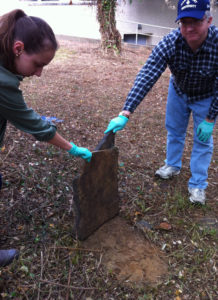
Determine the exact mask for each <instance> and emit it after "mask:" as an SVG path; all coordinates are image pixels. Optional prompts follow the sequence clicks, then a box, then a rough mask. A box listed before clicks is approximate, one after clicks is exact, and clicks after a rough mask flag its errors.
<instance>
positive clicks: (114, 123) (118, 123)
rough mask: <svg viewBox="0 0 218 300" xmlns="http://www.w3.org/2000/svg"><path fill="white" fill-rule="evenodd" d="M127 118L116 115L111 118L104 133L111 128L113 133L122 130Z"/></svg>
mask: <svg viewBox="0 0 218 300" xmlns="http://www.w3.org/2000/svg"><path fill="white" fill-rule="evenodd" d="M128 120H129V119H128V118H127V117H125V116H118V117H116V118H114V119H112V120H111V121H110V123H109V125H108V127H107V129H106V130H105V132H104V133H108V132H109V131H111V130H112V131H113V133H116V132H117V131H118V130H122V129H123V128H124V127H125V126H126V123H127V122H128Z"/></svg>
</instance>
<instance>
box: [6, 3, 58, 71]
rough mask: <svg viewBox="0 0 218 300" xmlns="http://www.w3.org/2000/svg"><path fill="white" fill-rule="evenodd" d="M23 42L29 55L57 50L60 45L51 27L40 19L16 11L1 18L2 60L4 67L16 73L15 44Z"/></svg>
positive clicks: (19, 10) (18, 10) (21, 11)
mask: <svg viewBox="0 0 218 300" xmlns="http://www.w3.org/2000/svg"><path fill="white" fill-rule="evenodd" d="M17 40H19V41H22V42H23V43H24V49H25V51H26V52H27V53H28V54H33V53H39V52H40V51H42V50H45V49H52V50H55V51H56V50H57V48H58V43H57V40H56V38H55V35H54V32H53V30H52V29H51V27H50V26H49V25H48V24H47V23H46V22H45V21H44V20H42V19H40V18H38V17H32V16H27V15H26V14H25V12H24V11H23V10H21V9H15V10H12V11H11V12H9V13H7V14H5V15H3V16H2V17H1V18H0V59H1V62H2V63H3V65H4V67H5V68H7V69H8V70H10V71H12V72H13V71H14V53H13V43H14V42H15V41H17Z"/></svg>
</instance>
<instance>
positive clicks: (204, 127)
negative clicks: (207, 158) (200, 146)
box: [197, 120, 214, 142]
mask: <svg viewBox="0 0 218 300" xmlns="http://www.w3.org/2000/svg"><path fill="white" fill-rule="evenodd" d="M213 127H214V123H210V122H207V121H205V120H204V121H203V122H201V123H200V124H199V125H198V129H197V136H198V138H199V140H200V141H202V142H206V141H207V140H208V139H209V138H210V137H211V134H212V132H213Z"/></svg>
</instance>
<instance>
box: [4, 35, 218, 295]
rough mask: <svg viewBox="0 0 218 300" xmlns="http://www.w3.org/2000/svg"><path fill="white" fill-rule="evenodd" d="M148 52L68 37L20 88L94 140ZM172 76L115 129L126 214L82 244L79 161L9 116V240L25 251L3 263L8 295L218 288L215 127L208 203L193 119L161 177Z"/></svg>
mask: <svg viewBox="0 0 218 300" xmlns="http://www.w3.org/2000/svg"><path fill="white" fill-rule="evenodd" d="M150 52H151V49H150V48H146V47H137V48H136V47H130V46H124V48H123V52H122V55H121V56H114V55H105V54H104V53H102V52H101V50H100V45H99V44H98V43H89V42H82V41H80V42H79V41H74V40H64V39H60V49H59V50H58V52H57V55H56V57H55V59H54V60H53V61H52V62H51V64H50V65H49V66H47V67H46V68H45V70H44V72H43V75H42V76H41V78H27V79H25V80H24V81H23V83H22V85H21V88H22V90H23V94H24V97H25V99H26V102H27V104H28V105H29V106H31V107H33V108H34V109H35V110H36V111H37V112H38V113H39V114H41V115H44V116H54V117H57V118H58V119H60V120H63V121H62V122H59V123H56V124H57V128H58V131H59V132H60V133H61V134H62V135H63V136H64V137H65V138H66V139H68V140H70V141H73V142H74V143H75V144H77V145H79V146H83V147H87V148H89V149H90V150H94V149H95V146H96V145H97V144H98V142H99V140H100V139H101V138H102V137H103V132H104V130H105V129H106V127H107V125H108V122H109V121H110V119H111V118H113V117H115V116H117V115H118V112H119V111H120V110H121V109H122V106H123V103H124V101H125V98H126V96H127V94H128V91H129V90H130V88H131V86H132V84H133V82H134V79H135V76H136V74H137V72H138V71H139V70H140V68H141V67H142V66H143V64H144V62H145V61H146V59H147V57H148V55H149V54H150ZM169 76H170V73H169V70H166V71H165V72H164V74H163V75H162V76H161V78H160V79H159V80H158V82H157V83H156V85H155V86H154V87H153V89H152V90H151V91H150V92H149V94H148V95H147V97H146V98H145V99H144V100H143V102H142V103H141V104H140V106H139V107H138V108H137V109H136V111H135V113H134V114H133V115H132V116H131V119H130V121H129V122H128V125H127V126H126V128H125V130H123V131H121V132H118V133H117V134H116V146H117V147H118V148H119V172H118V179H119V196H120V216H119V220H117V219H114V220H113V221H111V223H108V224H105V226H104V227H102V228H100V231H98V232H96V233H95V234H94V235H93V236H92V237H90V238H91V239H88V240H87V241H86V242H84V243H81V242H80V241H78V240H75V239H74V238H73V235H72V225H73V209H72V203H73V189H72V180H73V178H74V177H75V176H76V175H77V174H78V173H79V172H80V169H81V164H82V160H81V159H79V158H74V157H69V155H68V153H65V152H64V151H62V150H60V149H57V148H55V147H53V146H51V145H48V144H47V143H39V142H36V141H35V139H34V138H33V137H32V136H30V135H27V134H25V133H22V132H20V131H19V130H17V129H15V128H14V127H13V126H12V125H9V126H8V129H7V133H6V137H5V147H4V148H3V149H2V151H1V158H0V169H1V174H2V176H3V187H2V190H1V192H0V197H1V200H0V247H1V249H3V248H11V247H13V248H18V249H19V250H20V253H21V255H20V258H19V260H18V261H16V262H15V263H14V264H12V265H10V266H9V267H7V268H2V269H1V270H0V299H1V298H2V299H87V300H88V299H116V300H117V299H133V300H135V299H137V300H142V299H164V300H167V299H176V300H180V299H184V300H185V299H192V300H195V299H196V300H198V299H217V298H218V294H217V290H218V289H217V238H218V237H217V212H218V206H217V203H218V202H217V200H218V196H217V190H218V189H217V186H218V180H217V179H218V172H217V170H218V152H217V143H218V131H217V128H215V130H214V155H213V160H212V162H211V166H210V168H209V178H208V182H209V186H208V189H207V205H206V206H204V207H201V206H193V205H191V204H190V203H189V201H188V191H187V183H188V179H189V177H190V170H189V161H190V155H191V148H192V138H193V132H192V120H191V121H190V125H189V128H188V133H187V138H186V146H185V149H184V155H183V167H182V171H181V174H180V175H179V176H177V177H175V178H173V179H172V180H169V181H163V180H160V179H157V178H155V176H154V173H155V171H156V169H157V168H159V167H160V166H162V165H163V163H164V159H165V148H166V130H165V127H164V118H165V105H166V97H167V89H168V81H169ZM142 221H143V222H144V223H140V222H142ZM139 224H148V225H149V226H148V227H146V226H139ZM109 233H110V234H109ZM108 237H110V238H109V239H108ZM151 249H154V251H152V250H151ZM106 250H107V251H106ZM115 250H116V251H115ZM117 253H119V255H118V254H117ZM143 253H144V254H143ZM127 254H128V256H127ZM159 263H160V265H159ZM160 266H161V267H160ZM139 267H140V268H139ZM131 278H132V279H133V280H132V281H131ZM160 279H161V280H160ZM138 283H139V284H138Z"/></svg>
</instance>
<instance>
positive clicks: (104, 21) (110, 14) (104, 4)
mask: <svg viewBox="0 0 218 300" xmlns="http://www.w3.org/2000/svg"><path fill="white" fill-rule="evenodd" d="M116 5H117V1H116V0H97V19H98V22H99V25H100V33H101V45H102V48H103V50H104V51H108V50H113V51H114V52H115V53H120V52H121V35H120V33H119V31H118V30H117V28H116V18H115V13H116Z"/></svg>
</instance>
